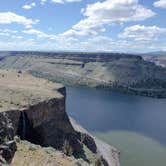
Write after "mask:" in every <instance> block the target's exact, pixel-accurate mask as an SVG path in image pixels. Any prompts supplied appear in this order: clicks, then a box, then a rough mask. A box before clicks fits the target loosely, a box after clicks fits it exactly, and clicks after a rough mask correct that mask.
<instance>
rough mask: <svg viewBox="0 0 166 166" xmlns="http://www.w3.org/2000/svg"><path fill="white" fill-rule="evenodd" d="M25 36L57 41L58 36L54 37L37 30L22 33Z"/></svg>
mask: <svg viewBox="0 0 166 166" xmlns="http://www.w3.org/2000/svg"><path fill="white" fill-rule="evenodd" d="M22 32H23V33H25V34H29V35H36V36H37V37H39V38H48V39H56V38H57V37H56V35H52V34H46V33H44V32H42V31H40V30H37V29H28V30H23V31H22Z"/></svg>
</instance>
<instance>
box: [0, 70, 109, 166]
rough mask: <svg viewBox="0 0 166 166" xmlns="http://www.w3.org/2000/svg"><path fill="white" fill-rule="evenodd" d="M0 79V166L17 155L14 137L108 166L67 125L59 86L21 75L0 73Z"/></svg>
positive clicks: (87, 139)
mask: <svg viewBox="0 0 166 166" xmlns="http://www.w3.org/2000/svg"><path fill="white" fill-rule="evenodd" d="M0 77H1V82H0V90H1V94H0V120H1V121H0V127H1V130H0V132H1V133H0V134H1V135H0V141H1V142H0V144H1V145H0V150H1V158H2V159H1V160H0V161H1V162H2V163H3V162H4V163H5V162H7V163H10V162H11V160H12V158H13V156H14V153H15V151H16V144H15V141H14V136H15V135H18V136H19V137H20V138H21V139H23V140H27V141H29V142H32V143H35V144H38V145H41V146H43V147H49V146H51V147H53V148H55V149H56V150H60V151H62V152H63V153H65V154H66V155H69V156H74V157H75V158H82V159H83V160H84V161H85V162H86V163H87V164H88V165H89V164H95V162H100V164H101V165H108V163H107V161H106V160H105V159H104V158H103V157H102V154H101V153H100V154H98V149H97V146H96V143H95V141H94V139H93V138H92V137H91V136H90V135H88V134H85V133H81V132H80V131H76V130H75V129H74V128H73V126H72V124H71V123H70V120H69V118H68V116H67V114H66V111H65V95H64V94H65V88H64V87H63V86H62V85H60V84H55V83H51V82H48V81H46V80H43V79H37V78H34V77H33V76H30V75H29V74H26V73H25V74H23V73H21V72H13V71H3V70H0ZM87 150H88V153H86V151H87ZM16 154H19V153H16ZM87 154H88V155H87ZM89 154H91V155H90V156H91V157H89ZM97 156H100V158H99V159H100V160H99V159H98V158H97ZM15 158H17V157H15ZM16 163H17V162H16Z"/></svg>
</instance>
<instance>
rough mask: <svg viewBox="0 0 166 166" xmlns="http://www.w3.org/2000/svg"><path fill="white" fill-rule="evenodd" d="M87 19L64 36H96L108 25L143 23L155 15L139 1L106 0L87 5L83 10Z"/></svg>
mask: <svg viewBox="0 0 166 166" xmlns="http://www.w3.org/2000/svg"><path fill="white" fill-rule="evenodd" d="M81 12H82V14H83V15H84V16H85V17H86V18H85V19H83V20H81V21H80V22H78V23H77V24H76V25H74V26H73V27H72V29H70V30H68V31H67V32H65V33H64V34H62V35H69V36H70V35H71V36H72V35H80V36H81V35H90V34H92V35H96V34H98V33H99V32H103V31H105V26H106V25H111V24H113V23H124V22H128V21H141V20H145V19H148V18H150V17H152V16H154V15H155V13H154V12H153V11H152V10H150V9H147V8H145V7H144V6H142V5H140V4H139V3H138V0H105V1H103V2H96V3H93V4H89V5H87V7H86V8H85V9H82V10H81Z"/></svg>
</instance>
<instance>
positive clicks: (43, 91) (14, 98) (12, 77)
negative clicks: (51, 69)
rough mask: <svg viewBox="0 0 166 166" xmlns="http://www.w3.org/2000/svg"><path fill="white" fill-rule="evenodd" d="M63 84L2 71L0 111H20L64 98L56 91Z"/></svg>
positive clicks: (0, 79)
mask: <svg viewBox="0 0 166 166" xmlns="http://www.w3.org/2000/svg"><path fill="white" fill-rule="evenodd" d="M61 87H62V85H61V84H57V83H52V82H49V81H47V80H44V79H39V78H36V77H33V76H31V75H29V74H27V73H18V72H17V71H7V70H0V92H1V93H0V111H7V110H10V109H18V108H22V107H24V106H27V105H30V104H34V103H37V102H40V101H43V100H47V99H50V98H61V97H63V96H62V95H61V94H60V93H58V92H57V91H55V90H56V89H59V88H61Z"/></svg>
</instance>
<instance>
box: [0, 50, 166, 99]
mask: <svg viewBox="0 0 166 166" xmlns="http://www.w3.org/2000/svg"><path fill="white" fill-rule="evenodd" d="M1 55H4V57H3V58H2V59H1V61H0V68H15V69H19V70H26V71H29V72H30V73H32V74H33V75H35V76H38V77H44V78H47V79H50V80H52V81H58V82H62V83H64V84H66V85H87V86H92V87H107V88H108V87H109V88H110V89H113V90H118V91H123V92H125V93H131V94H137V95H145V96H152V97H166V69H165V68H163V67H160V66H156V65H155V64H154V63H152V62H147V61H145V60H143V58H142V57H141V56H137V55H129V54H118V53H72V52H69V53H67V52H66V53H62V52H60V53H53V52H1Z"/></svg>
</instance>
